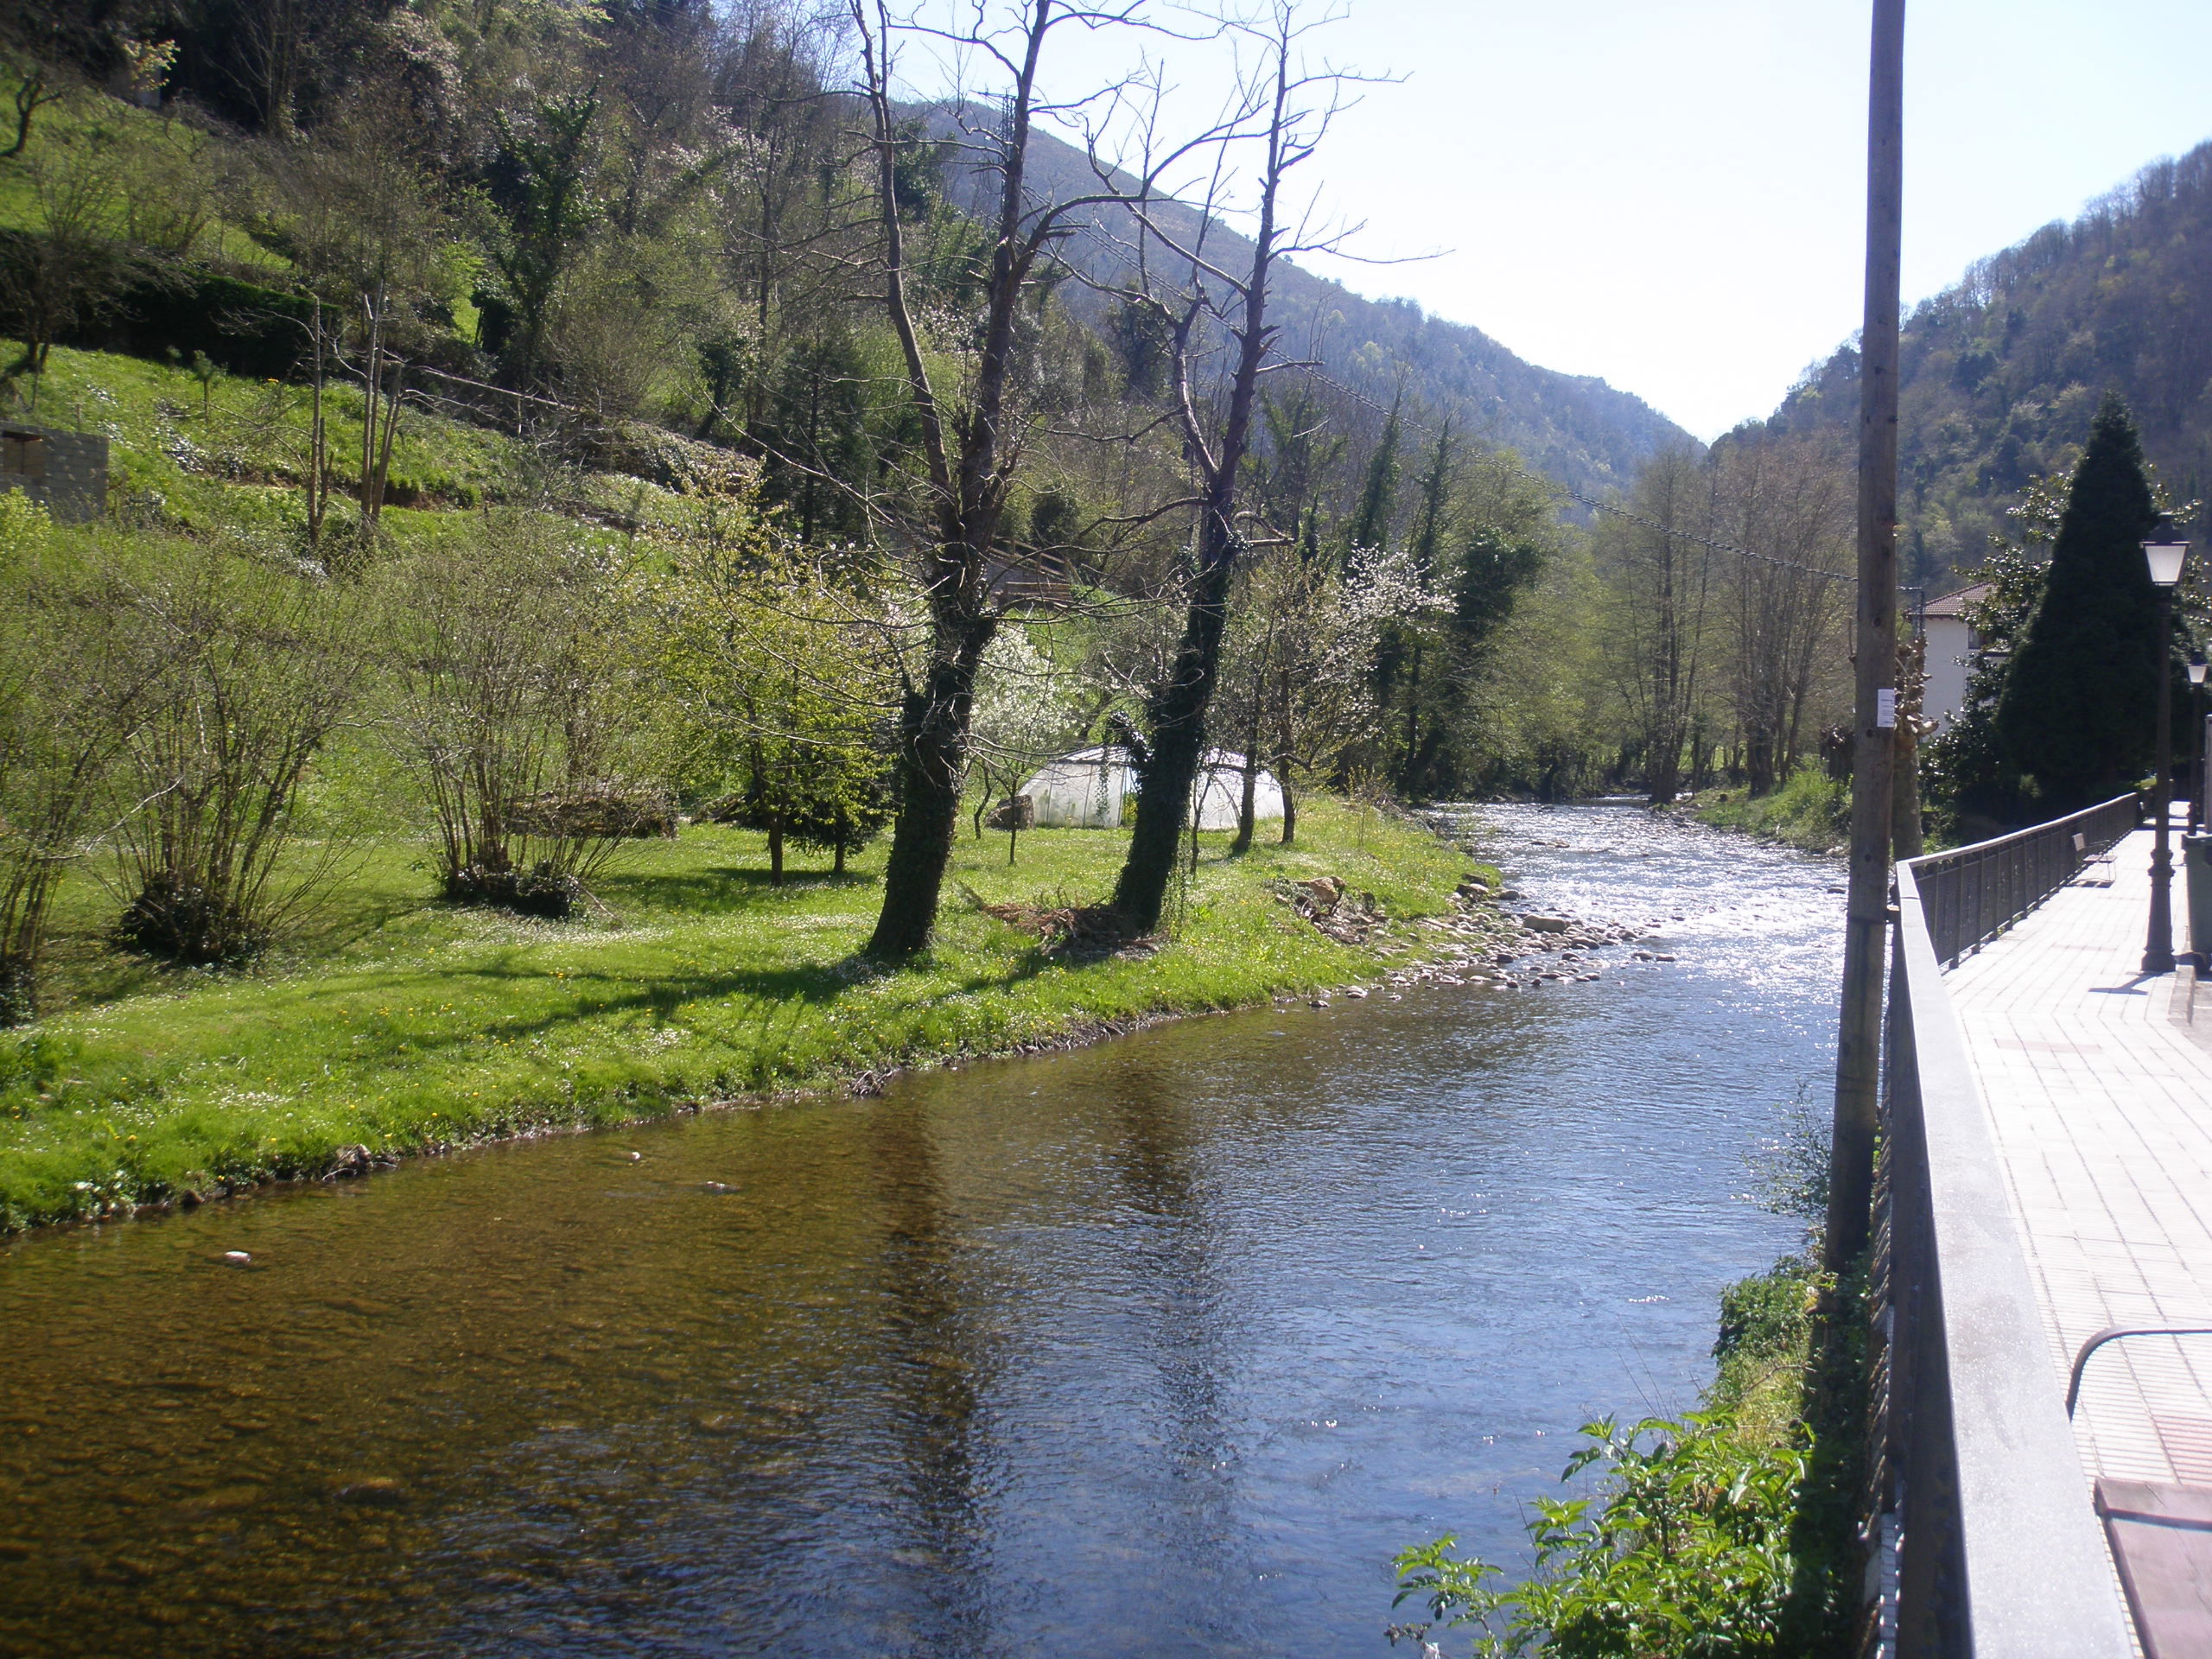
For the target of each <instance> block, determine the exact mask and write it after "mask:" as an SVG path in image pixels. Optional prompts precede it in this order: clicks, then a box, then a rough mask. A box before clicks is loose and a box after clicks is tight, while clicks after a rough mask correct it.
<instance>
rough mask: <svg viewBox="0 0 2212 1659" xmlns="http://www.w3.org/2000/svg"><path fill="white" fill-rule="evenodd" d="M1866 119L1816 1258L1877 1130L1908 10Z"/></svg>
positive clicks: (1863, 1213) (1836, 1247)
mask: <svg viewBox="0 0 2212 1659" xmlns="http://www.w3.org/2000/svg"><path fill="white" fill-rule="evenodd" d="M1869 81H1870V88H1869V95H1868V99H1867V117H1866V323H1865V327H1863V328H1862V329H1861V330H1860V333H1859V627H1858V639H1857V650H1856V652H1855V655H1854V659H1853V666H1854V667H1855V668H1856V669H1857V671H1858V672H1857V685H1858V698H1857V711H1856V714H1855V715H1854V718H1853V722H1852V724H1853V728H1854V730H1855V732H1856V734H1857V738H1858V741H1857V742H1856V744H1855V745H1854V746H1853V753H1852V763H1851V887H1850V898H1849V899H1848V901H1847V904H1848V912H1849V913H1848V918H1847V921H1846V922H1845V931H1844V938H1843V1017H1842V1020H1841V1022H1840V1026H1839V1027H1838V1029H1837V1033H1836V1045H1835V1122H1834V1131H1833V1135H1832V1138H1831V1140H1830V1141H1829V1147H1828V1215H1827V1241H1826V1249H1825V1255H1826V1257H1827V1265H1828V1266H1829V1267H1830V1268H1844V1267H1847V1266H1848V1265H1849V1264H1850V1263H1851V1262H1853V1261H1855V1260H1857V1258H1858V1256H1859V1253H1860V1252H1861V1251H1863V1250H1864V1249H1866V1230H1867V1225H1868V1210H1869V1207H1870V1206H1871V1205H1872V1201H1873V1193H1874V1138H1875V1134H1876V1131H1877V1129H1878V1126H1879V1121H1880V1090H1881V1056H1882V971H1883V968H1884V965H1885V959H1886V957H1887V956H1888V952H1887V951H1886V950H1884V949H1883V946H1884V944H1885V943H1886V940H1887V936H1888V932H1889V909H1890V810H1891V808H1890V791H1891V781H1892V777H1893V772H1894V765H1893V763H1894V760H1895V757H1896V747H1895V742H1894V739H1895V736H1896V730H1895V728H1896V725H1897V688H1896V685H1895V684H1894V683H1893V682H1894V680H1895V678H1896V677H1897V258H1898V246H1899V242H1900V238H1901V235H1902V229H1903V212H1904V0H1874V45H1873V61H1872V73H1871V74H1870V76H1869Z"/></svg>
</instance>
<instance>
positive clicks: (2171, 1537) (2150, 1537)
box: [2066, 836, 2212, 1659]
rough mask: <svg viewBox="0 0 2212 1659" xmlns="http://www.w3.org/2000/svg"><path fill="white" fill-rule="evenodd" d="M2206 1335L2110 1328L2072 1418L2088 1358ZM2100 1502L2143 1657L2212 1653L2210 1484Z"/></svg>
mask: <svg viewBox="0 0 2212 1659" xmlns="http://www.w3.org/2000/svg"><path fill="white" fill-rule="evenodd" d="M2080 839H2081V838H2080V837H2079V836H2076V837H2075V841H2076V842H2079V841H2080ZM2206 1336H2212V1325H2107V1326H2106V1327H2105V1328H2104V1329H2103V1330H2101V1331H2100V1332H2096V1333H2095V1334H2094V1335H2093V1336H2092V1337H2090V1338H2089V1339H2088V1341H2087V1342H2085V1343H2083V1344H2082V1345H2081V1347H2080V1348H2079V1349H2077V1350H2076V1351H2075V1355H2074V1363H2073V1366H2072V1368H2071V1369H2070V1370H2069V1372H2068V1374H2067V1378H2066V1414H2067V1415H2068V1416H2069V1417H2071V1416H2072V1415H2073V1414H2074V1408H2075V1406H2076V1405H2077V1404H2079V1403H2080V1402H2081V1398H2082V1372H2083V1371H2084V1370H2086V1369H2088V1363H2089V1357H2090V1356H2091V1355H2092V1354H2094V1353H2095V1352H2096V1351H2097V1350H2098V1349H2100V1348H2101V1347H2103V1346H2104V1345H2105V1344H2107V1343H2108V1342H2117V1341H2119V1340H2120V1339H2121V1338H2125V1337H2206ZM2096 1499H2097V1518H2098V1519H2099V1520H2100V1521H2101V1522H2104V1529H2105V1540H2106V1541H2107V1543H2108V1544H2110V1545H2111V1547H2112V1560H2113V1566H2114V1567H2117V1568H2118V1569H2119V1571H2120V1588H2121V1590H2123V1591H2124V1592H2126V1596H2127V1611H2128V1612H2129V1613H2130V1614H2131V1615H2133V1618H2134V1620H2135V1634H2136V1636H2137V1637H2138V1638H2139V1640H2140V1641H2141V1642H2142V1643H2143V1656H2144V1659H2190V1656H2199V1655H2203V1654H2207V1653H2212V1489H2208V1488H2205V1487H2202V1486H2177V1485H2172V1484H2168V1483H2166V1482H2164V1481H2148V1480H2116V1479H2113V1478H2112V1477H2110V1476H2107V1475H2100V1476H2098V1477H2097V1482H2096Z"/></svg>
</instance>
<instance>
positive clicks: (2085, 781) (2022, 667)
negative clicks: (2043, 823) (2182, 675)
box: [1997, 394, 2171, 808]
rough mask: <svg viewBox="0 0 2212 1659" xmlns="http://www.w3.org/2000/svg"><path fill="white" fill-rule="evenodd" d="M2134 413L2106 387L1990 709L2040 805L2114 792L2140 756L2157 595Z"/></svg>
mask: <svg viewBox="0 0 2212 1659" xmlns="http://www.w3.org/2000/svg"><path fill="white" fill-rule="evenodd" d="M2157 523H2158V507H2157V505H2155V503H2154V502H2153V500H2152V493H2151V481H2150V479H2149V477H2148V476H2147V475H2146V474H2145V469H2144V461H2143V447H2142V443H2141V442H2140V440H2139V438H2138V437H2137V435H2136V430H2135V423H2134V422H2133V419H2131V418H2130V416H2129V415H2128V412H2127V408H2126V404H2122V403H2121V402H2120V398H2119V397H2118V396H2117V395H2116V394H2115V395H2111V396H2107V397H2106V399H2105V401H2104V404H2103V405H2102V407H2101V408H2100V409H2099V410H2097V416H2096V419H2095V421H2094V422H2093V423H2091V425H2090V428H2089V442H2088V447H2087V448H2085V449H2084V450H2083V451H2082V464H2081V465H2080V466H2079V467H2076V468H2075V473H2074V482H2073V486H2072V487H2071V488H2070V489H2069V491H2068V493H2067V498H2066V510H2065V512H2064V513H2063V515H2062V516H2061V518H2060V519H2059V523H2058V536H2057V539H2056V542H2055V543H2053V545H2052V548H2051V554H2050V573H2049V575H2047V576H2046V577H2045V579H2044V591H2043V597H2042V599H2041V600H2040V601H2039V602H2038V603H2037V606H2036V610H2035V614H2034V615H2033V616H2032V617H2031V619H2030V620H2029V622H2028V626H2027V631H2026V633H2025V635H2024V637H2023V638H2022V639H2021V641H2020V647H2019V650H2018V652H2017V653H2016V655H2015V657H2014V658H2013V661H2012V670H2011V671H2010V673H2009V674H2008V675H2007V676H2006V677H2005V690H2004V694H2003V696H2002V697H2001V698H2000V699H1999V702H1998V707H1997V729H1998V732H1999V734H2000V735H2001V736H2002V738H2003V739H2004V742H2005V748H2006V750H2007V752H2008V753H2010V754H2011V756H2012V760H2013V763H2014V764H2015V765H2016V766H2018V767H2019V768H2020V770H2021V771H2023V772H2026V773H2028V774H2029V775H2030V776H2031V777H2032V778H2033V779H2035V780H2036V783H2037V786H2038V787H2039V788H2040V790H2041V791H2042V792H2043V795H2044V799H2045V804H2047V805H2049V806H2052V807H2060V808H2063V807H2070V806H2073V805H2077V804H2083V803H2086V802H2087V801H2088V800H2089V799H2091V798H2093V796H2096V795H2110V794H2113V793H2114V792H2116V791H2117V790H2118V789H2119V787H2120V782H2121V779H2124V778H2132V777H2134V776H2137V775H2139V773H2140V772H2141V771H2142V770H2143V768H2144V767H2145V766H2146V765H2147V764H2148V763H2149V761H2150V760H2151V746H2152V713H2153V711H2154V709H2155V707H2156V704H2155V702H2154V699H2155V698H2157V697H2158V695H2159V694H2160V691H2161V689H2162V688H2163V686H2164V684H2165V683H2166V680H2167V678H2168V677H2169V674H2170V672H2171V671H2170V670H2167V669H2162V667H2161V665H2160V663H2159V661H2158V660H2157V659H2156V658H2154V653H2153V638H2152V636H2153V632H2154V631H2155V629H2156V627H2157V626H2158V599H2157V594H2156V592H2155V590H2154V589H2153V588H2152V585H2151V577H2150V573H2149V571H2148V570H2147V569H2145V565H2144V561H2143V550H2142V545H2141V543H2142V541H2143V538H2144V537H2145V536H2147V535H2148V534H2150V532H2151V530H2152V526H2154V525H2155V524H2157Z"/></svg>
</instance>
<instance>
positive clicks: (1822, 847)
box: [1672, 766, 1851, 857]
mask: <svg viewBox="0 0 2212 1659" xmlns="http://www.w3.org/2000/svg"><path fill="white" fill-rule="evenodd" d="M1672 810H1675V811H1682V812H1687V813H1688V814H1689V816H1691V817H1694V818H1695V819H1696V820H1697V821H1698V822H1699V823H1703V824H1709V825H1710V826H1712V827H1713V829H1728V830H1733V831H1735V832H1736V833H1738V834H1739V835H1746V836H1751V838H1752V839H1753V840H1755V841H1763V842H1767V843H1769V844H1770V845H1771V846H1777V847H1791V848H1795V849H1796V850H1797V851H1799V852H1801V853H1811V854H1814V855H1816V856H1820V857H1827V856H1830V855H1834V854H1837V853H1840V852H1841V851H1842V849H1843V848H1844V847H1845V845H1846V844H1847V842H1849V841H1850V839H1851V785H1849V784H1848V783H1847V782H1843V781H1840V780H1837V779H1831V778H1829V777H1828V776H1827V774H1826V773H1825V772H1821V770H1820V769H1819V768H1817V767H1815V766H1802V767H1800V768H1799V769H1798V770H1797V771H1796V772H1794V773H1793V774H1791V776H1790V778H1789V780H1788V781H1787V782H1785V783H1784V784H1783V785H1782V787H1781V788H1779V789H1777V790H1775V791H1771V792H1770V793H1769V794H1765V795H1759V796H1754V795H1752V794H1751V791H1749V790H1748V789H1711V790H1707V791H1705V792H1704V793H1703V794H1701V795H1700V796H1698V797H1697V798H1695V799H1694V800H1690V801H1685V802H1681V803H1679V804H1677V805H1676V806H1675V808H1673V809H1672Z"/></svg>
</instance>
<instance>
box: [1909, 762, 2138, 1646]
mask: <svg viewBox="0 0 2212 1659" xmlns="http://www.w3.org/2000/svg"><path fill="white" fill-rule="evenodd" d="M2085 821H2086V822H2085ZM2133 823H2134V798H2133V797H2132V796H2130V797H2126V798H2121V799H2119V800H2113V801H2107V803H2105V804H2104V805H2102V806H2100V807H2095V808H2093V809H2091V810H2089V811H2088V812H2084V813H2076V814H2075V815H2074V816H2073V817H2069V818H2062V819H2059V820H2058V821H2057V822H2056V823H2049V824H2043V825H2039V826H2037V828H2036V829H2031V830H2026V831H2024V832H2023V833H2022V834H2020V835H2018V836H2004V837H2002V838H2001V839H1999V840H1997V841H1993V842H1982V843H1980V845H1978V846H1974V847H1962V848H1960V849H1957V850H1956V851H1955V852H1948V853H1937V854H1935V855H1931V856H1929V857H1927V858H1922V859H1915V860H1913V861H1910V862H1909V863H1904V864H1900V865H1899V866H1897V925H1896V928H1895V930H1894V933H1893V937H1892V948H1891V970H1890V986H1889V1000H1888V1008H1887V1020H1886V1026H1885V1047H1884V1055H1883V1073H1884V1077H1883V1089H1882V1135H1881V1147H1882V1151H1881V1160H1880V1165H1879V1167H1878V1171H1877V1175H1876V1181H1875V1198H1874V1247H1873V1251H1872V1261H1871V1267H1870V1273H1869V1285H1868V1289H1869V1299H1868V1300H1869V1306H1870V1309H1871V1311H1872V1328H1871V1331H1870V1344H1871V1349H1872V1362H1873V1363H1872V1383H1873V1400H1872V1421H1871V1423H1870V1438H1871V1446H1870V1450H1871V1452H1872V1468H1871V1471H1870V1474H1871V1477H1872V1478H1871V1481H1870V1485H1869V1491H1868V1497H1869V1500H1870V1501H1869V1503H1868V1506H1867V1514H1866V1535H1867V1542H1868V1544H1869V1547H1870V1548H1872V1550H1873V1551H1874V1552H1875V1554H1876V1558H1877V1560H1878V1566H1879V1569H1880V1570H1879V1572H1878V1575H1877V1576H1878V1584H1879V1586H1880V1588H1879V1594H1878V1600H1877V1611H1878V1624H1877V1625H1876V1626H1875V1628H1874V1630H1872V1631H1871V1632H1870V1637H1871V1640H1870V1642H1869V1643H1868V1646H1867V1651H1870V1652H1872V1653H1874V1654H1878V1655H1882V1656H1885V1659H1886V1656H1894V1659H1923V1656H1940V1659H2126V1656H2128V1655H2130V1654H2131V1653H2132V1652H2133V1643H2132V1642H2131V1639H2130V1636H2129V1626H2128V1624H2127V1618H2126V1613H2125V1612H2124V1611H2123V1610H2122V1608H2121V1605H2120V1596H2119V1592H2118V1590H2117V1588H2116V1581H2115V1580H2114V1577H2113V1567H2112V1561H2111V1558H2110V1556H2109V1554H2107V1549H2106V1546H2105V1541H2104V1537H2103V1532H2102V1529H2101V1523H2100V1522H2099V1521H2098V1519H2097V1516H2096V1513H2095V1510H2094V1508H2093V1507H2092V1503H2091V1500H2090V1495H2089V1487H2088V1482H2087V1481H2086V1480H2085V1479H2084V1478H2083V1477H2082V1464H2081V1459H2080V1456H2079V1453H2078V1452H2076V1450H2075V1442H2074V1437H2073V1433H2072V1431H2071V1429H2070V1427H2069V1424H2068V1422H2067V1420H2066V1413H2065V1410H2064V1408H2063V1406H2062V1405H2061V1403H2060V1390H2059V1387H2058V1383H2057V1379H2056V1375H2055V1374H2054V1371H2053V1369H2052V1365H2051V1357H2050V1346H2049V1342H2048V1339H2047V1338H2046V1337H2045V1335H2044V1328H2043V1319H2042V1314H2041V1312H2040V1310H2039V1309H2038V1307H2037V1303H2036V1299H2035V1291H2034V1288H2033V1287H2032V1285H2031V1282H2030V1281H2029V1278H2028V1268H2027V1261H2026V1257H2025V1255H2024V1251H2023V1250H2022V1249H2021V1244H2020V1237H2019V1232H2018V1226H2017V1225H2016V1224H2015V1223H2014V1221H2013V1219H2012V1210H2011V1205H2010V1203H2009V1201H2008V1198H2007V1196H2006V1190H2005V1174H2004V1170H2003V1167H2002V1166H2001V1165H2000V1164H1999V1161H1998V1157H1997V1148H1996V1144H1995V1142H1994V1141H1993V1138H1992V1136H1991V1133H1990V1127H1989V1118H1988V1116H1987V1113H1986V1110H1985V1109H1984V1107H1983V1104H1982V1098H1981V1093H1980V1085H1979V1084H1977V1082H1976V1081H1975V1077H1974V1069H1973V1066H1972V1065H1971V1063H1970V1062H1969V1060H1968V1058H1967V1048H1966V1041H1965V1038H1964V1037H1963V1035H1962V1034H1961V1031H1960V1028H1959V1023H1958V1019H1957V1016H1956V1014H1955V1013H1954V1012H1953V1010H1952V1007H1951V1000H1950V995H1949V993H1948V990H1947V989H1946V988H1945V986H1944V983H1943V970H1942V963H1943V962H1944V961H1945V960H1947V959H1948V960H1950V961H1956V959H1957V958H1958V957H1959V955H1960V954H1961V953H1962V952H1963V951H1966V950H1972V949H1974V948H1976V947H1978V946H1979V945H1980V944H1984V943H1986V941H1987V940H1989V939H1991V938H1994V937H1995V936H1996V935H1997V934H1999V933H2000V932H2002V931H2004V930H2005V928H2007V927H2009V926H2011V925H2012V923H2013V922H2015V921H2017V920H2018V918H2020V917H2021V916H2022V915H2024V914H2025V913H2026V912H2028V911H2029V910H2031V909H2032V908H2033V907H2034V906H2036V905H2037V904H2038V903H2040V902H2041V901H2042V900H2043V899H2046V898H2048V897H2049V896H2050V894H2051V893H2055V892H2056V891H2057V890H2058V889H2059V888H2060V887H2063V886H2064V885H2065V883H2066V882H2067V881H2068V880H2069V879H2071V877H2072V876H2073V874H2074V873H2075V871H2076V870H2078V869H2079V868H2081V865H2082V861H2083V854H2082V853H2080V852H2077V851H2076V849H2075V846H2074V842H2073V837H2074V836H2075V834H2076V833H2079V834H2081V835H2082V836H2083V838H2084V843H2085V847H2100V848H2101V847H2103V846H2109V845H2110V844H2111V843H2112V842H2113V841H2116V840H2117V839H2118V838H2119V837H2120V836H2121V835H2124V834H2125V833H2126V830H2127V829H2129V828H2131V827H2132V826H2133Z"/></svg>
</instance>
